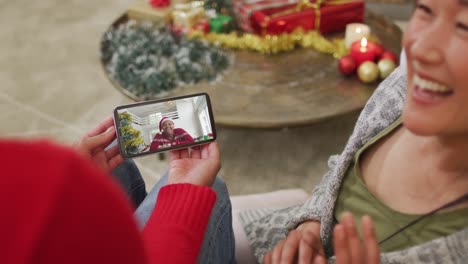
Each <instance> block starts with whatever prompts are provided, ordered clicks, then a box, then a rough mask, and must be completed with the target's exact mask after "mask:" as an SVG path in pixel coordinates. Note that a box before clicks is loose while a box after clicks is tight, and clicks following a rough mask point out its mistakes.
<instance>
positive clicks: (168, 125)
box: [161, 120, 174, 136]
mask: <svg viewBox="0 0 468 264" xmlns="http://www.w3.org/2000/svg"><path fill="white" fill-rule="evenodd" d="M161 128H162V131H163V133H164V134H166V135H170V136H172V134H173V133H174V122H172V121H171V120H166V121H164V123H162V125H161Z"/></svg>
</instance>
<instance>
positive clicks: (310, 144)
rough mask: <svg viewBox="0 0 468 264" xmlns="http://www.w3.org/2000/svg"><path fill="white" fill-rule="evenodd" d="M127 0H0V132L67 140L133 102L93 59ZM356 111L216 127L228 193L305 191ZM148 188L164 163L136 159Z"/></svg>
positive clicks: (337, 145)
mask: <svg viewBox="0 0 468 264" xmlns="http://www.w3.org/2000/svg"><path fill="white" fill-rule="evenodd" d="M131 2H132V0H112V1H111V0H101V1H82V0H67V1H63V0H40V1H26V0H18V1H7V0H0V84H1V85H0V124H1V125H0V135H1V136H2V137H15V138H18V137H19V138H44V137H45V138H50V139H53V140H57V141H60V142H62V143H64V144H71V143H72V142H73V141H74V140H75V139H76V138H77V137H79V136H80V135H81V134H83V133H85V132H86V131H87V130H88V129H90V128H91V127H93V126H94V125H96V124H97V123H98V122H99V121H100V120H102V119H103V118H105V117H106V116H108V115H110V114H111V113H112V110H113V108H114V107H115V106H117V105H120V104H126V103H130V102H131V101H130V100H129V99H127V98H126V97H125V96H123V95H122V94H121V93H119V92H118V91H116V90H115V89H114V88H113V87H112V86H111V84H110V83H109V82H108V81H107V79H106V78H105V76H104V74H103V72H102V70H101V68H100V64H99V40H100V37H101V34H102V33H103V32H104V31H105V30H106V28H107V26H108V25H109V23H110V22H111V21H112V20H113V19H114V18H115V17H116V15H117V14H120V13H122V12H124V11H125V9H126V7H127V6H128V5H129V4H130V3H131ZM356 117H357V113H352V114H349V115H347V116H344V117H340V118H335V119H333V120H330V121H327V122H323V123H321V124H317V125H314V126H310V127H302V128H294V129H287V130H279V131H275V130H242V129H227V128H219V132H218V133H219V142H220V146H221V151H222V159H223V169H222V171H221V175H222V177H223V178H224V179H225V180H226V182H227V184H228V187H229V188H230V190H231V193H232V194H245V193H254V192H262V191H270V190H276V189H279V188H291V187H293V188H295V187H302V188H304V189H305V190H311V189H312V187H313V185H314V184H316V183H317V181H318V180H319V179H320V177H321V175H322V174H323V172H324V171H325V170H326V159H327V157H328V156H329V155H330V154H332V153H337V152H339V151H340V150H341V148H342V146H343V144H344V143H345V141H346V139H347V137H348V136H349V134H350V132H351V130H352V127H353V123H354V120H355V119H356ZM136 162H137V163H138V165H139V168H140V169H141V171H142V174H143V176H144V178H145V181H146V182H147V185H148V188H150V187H151V186H152V185H153V184H154V183H155V182H156V181H157V180H158V179H159V177H160V176H161V175H162V174H163V173H164V171H165V170H166V168H167V163H166V161H159V160H158V158H157V156H148V157H145V158H139V159H137V160H136Z"/></svg>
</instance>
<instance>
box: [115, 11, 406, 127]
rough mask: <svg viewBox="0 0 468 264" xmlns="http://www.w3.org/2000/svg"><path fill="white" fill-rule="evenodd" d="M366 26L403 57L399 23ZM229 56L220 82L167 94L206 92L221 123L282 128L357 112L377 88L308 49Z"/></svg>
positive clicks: (373, 20) (376, 19) (374, 21)
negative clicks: (230, 61) (343, 72)
mask: <svg viewBox="0 0 468 264" xmlns="http://www.w3.org/2000/svg"><path fill="white" fill-rule="evenodd" d="M121 20H122V18H120V19H119V20H117V21H116V22H115V23H114V25H113V26H115V25H117V24H118V23H119V21H121ZM366 23H367V24H368V25H369V26H370V27H371V28H372V32H373V33H374V34H375V35H377V36H378V38H379V39H380V40H382V42H383V44H384V45H385V47H386V48H387V49H390V50H392V51H394V52H395V53H397V54H399V52H400V49H401V46H400V43H401V35H402V33H401V30H400V29H399V28H398V27H397V26H396V25H395V24H393V23H392V22H390V21H389V20H386V19H385V18H382V17H380V16H377V15H374V14H372V13H370V12H368V13H367V16H366ZM231 52H233V53H234V56H235V61H234V64H233V65H232V66H231V67H230V68H229V69H228V70H227V71H226V72H225V74H224V77H223V79H222V80H221V81H219V82H217V83H214V84H208V83H204V82H202V83H198V84H196V85H193V86H190V87H180V88H176V89H174V90H172V91H171V92H170V93H169V95H167V96H176V95H185V94H191V93H198V92H207V93H208V94H209V95H210V97H211V102H212V104H213V110H214V115H215V120H216V123H217V124H218V125H223V126H230V127H244V128H282V127H291V126H299V125H307V124H312V123H315V122H318V121H320V120H323V119H326V118H331V117H334V116H338V115H342V114H345V113H349V112H352V111H356V110H359V109H361V108H362V107H363V106H364V105H365V103H366V101H367V100H368V98H369V97H370V95H371V94H372V93H373V91H374V89H375V88H376V86H377V84H373V85H365V84H363V83H361V82H360V81H358V80H357V79H356V78H345V77H343V76H342V75H341V73H340V72H339V71H338V68H337V61H336V59H334V58H333V57H332V56H330V55H326V54H321V53H318V52H316V51H314V50H310V49H296V50H294V51H292V52H288V53H283V54H279V55H274V56H268V55H261V54H258V53H254V52H246V51H231ZM108 76H109V75H108ZM111 82H112V83H113V84H114V85H115V86H116V87H117V88H118V89H119V90H120V91H122V92H124V93H125V94H126V95H127V96H129V97H131V98H132V99H134V100H137V101H138V100H139V98H136V97H135V96H134V95H132V94H130V93H129V92H128V91H127V90H125V89H123V88H122V87H120V86H119V84H117V83H116V82H115V81H113V80H111Z"/></svg>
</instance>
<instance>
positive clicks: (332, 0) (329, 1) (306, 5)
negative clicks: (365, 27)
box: [261, 0, 361, 29]
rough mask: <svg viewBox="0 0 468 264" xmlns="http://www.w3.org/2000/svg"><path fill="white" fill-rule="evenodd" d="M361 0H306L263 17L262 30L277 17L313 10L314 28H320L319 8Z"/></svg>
mask: <svg viewBox="0 0 468 264" xmlns="http://www.w3.org/2000/svg"><path fill="white" fill-rule="evenodd" d="M360 1H361V0H316V1H315V2H309V1H307V0H302V1H301V2H299V3H297V4H296V5H295V6H294V7H292V8H288V9H285V10H282V11H279V12H276V13H274V14H271V15H267V16H265V17H264V20H263V21H262V23H261V26H262V28H264V29H265V28H266V27H267V26H268V23H269V21H270V20H271V19H275V18H278V17H282V16H285V15H290V14H294V13H298V12H301V11H304V10H308V9H313V10H314V11H315V21H314V27H313V28H315V29H319V28H320V21H321V8H322V7H324V6H336V5H343V4H350V3H355V2H360Z"/></svg>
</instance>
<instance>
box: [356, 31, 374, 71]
mask: <svg viewBox="0 0 468 264" xmlns="http://www.w3.org/2000/svg"><path fill="white" fill-rule="evenodd" d="M375 52H376V51H375V50H374V49H373V48H371V47H369V46H368V42H367V39H366V38H363V39H362V40H361V41H356V42H354V43H353V44H352V45H351V57H353V59H354V60H355V61H356V65H357V67H359V65H361V64H362V63H363V62H366V61H374V60H375V56H376V53H375Z"/></svg>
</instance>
